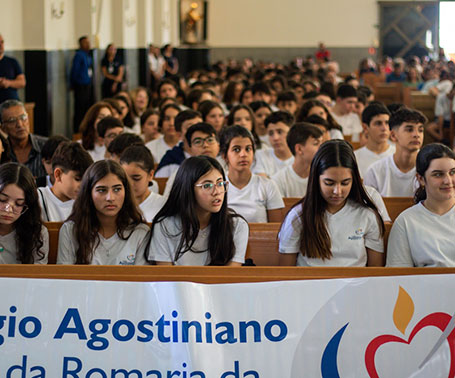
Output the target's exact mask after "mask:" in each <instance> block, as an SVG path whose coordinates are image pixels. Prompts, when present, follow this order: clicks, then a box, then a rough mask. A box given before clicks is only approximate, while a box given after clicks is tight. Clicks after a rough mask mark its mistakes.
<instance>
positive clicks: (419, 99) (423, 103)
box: [409, 91, 436, 121]
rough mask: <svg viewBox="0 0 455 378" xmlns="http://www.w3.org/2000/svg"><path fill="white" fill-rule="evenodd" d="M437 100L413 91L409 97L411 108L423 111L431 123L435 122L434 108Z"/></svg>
mask: <svg viewBox="0 0 455 378" xmlns="http://www.w3.org/2000/svg"><path fill="white" fill-rule="evenodd" d="M435 104H436V98H435V97H434V96H432V95H429V94H424V93H422V92H419V91H411V93H410V97H409V107H410V108H412V109H417V110H419V111H421V112H422V113H423V114H425V116H426V117H427V118H428V120H429V121H433V120H434V107H435Z"/></svg>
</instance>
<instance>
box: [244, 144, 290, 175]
mask: <svg viewBox="0 0 455 378" xmlns="http://www.w3.org/2000/svg"><path fill="white" fill-rule="evenodd" d="M255 159H256V164H255V165H253V166H252V167H251V172H253V173H265V174H266V175H267V176H268V177H272V176H273V175H274V174H275V173H276V172H278V171H279V170H281V169H283V168H285V167H286V166H288V165H292V164H293V163H294V156H291V157H290V158H289V159H287V160H280V159H278V158H277V157H276V155H275V151H274V150H273V148H268V149H265V150H264V149H262V150H258V151H257V152H256V154H255Z"/></svg>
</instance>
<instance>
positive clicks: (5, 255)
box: [0, 226, 49, 264]
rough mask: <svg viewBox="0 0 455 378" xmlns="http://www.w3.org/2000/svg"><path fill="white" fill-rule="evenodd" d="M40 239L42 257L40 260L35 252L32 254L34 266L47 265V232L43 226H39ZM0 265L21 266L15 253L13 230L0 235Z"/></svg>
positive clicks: (14, 231)
mask: <svg viewBox="0 0 455 378" xmlns="http://www.w3.org/2000/svg"><path fill="white" fill-rule="evenodd" d="M41 238H42V240H43V246H42V247H41V249H40V251H41V252H42V253H43V254H44V256H43V258H42V259H41V260H40V258H41V257H40V256H39V255H38V253H37V252H34V253H33V260H34V263H35V264H47V259H48V255H49V232H48V231H47V228H46V227H45V226H41ZM0 264H22V263H21V261H20V260H19V256H18V253H17V244H16V230H13V231H11V232H10V233H9V234H6V235H0Z"/></svg>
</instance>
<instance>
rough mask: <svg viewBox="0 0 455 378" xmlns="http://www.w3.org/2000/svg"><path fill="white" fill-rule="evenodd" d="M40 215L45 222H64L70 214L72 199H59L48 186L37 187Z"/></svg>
mask: <svg viewBox="0 0 455 378" xmlns="http://www.w3.org/2000/svg"><path fill="white" fill-rule="evenodd" d="M38 200H39V204H40V206H41V215H42V217H43V219H44V221H45V222H64V221H66V219H67V218H68V217H69V216H70V214H71V210H72V209H73V204H74V200H69V201H65V202H63V201H60V200H59V199H58V198H57V196H56V195H55V194H54V193H52V190H51V188H50V187H48V186H46V187H44V188H38Z"/></svg>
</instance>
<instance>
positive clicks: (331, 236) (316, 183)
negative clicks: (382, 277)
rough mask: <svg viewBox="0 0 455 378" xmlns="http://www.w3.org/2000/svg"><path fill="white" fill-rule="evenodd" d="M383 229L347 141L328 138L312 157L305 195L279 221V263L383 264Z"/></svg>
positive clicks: (318, 264) (327, 264) (311, 264)
mask: <svg viewBox="0 0 455 378" xmlns="http://www.w3.org/2000/svg"><path fill="white" fill-rule="evenodd" d="M384 231H385V229H384V222H383V220H382V218H381V216H380V214H379V212H378V210H377V207H376V205H375V204H374V202H373V201H372V200H371V199H370V197H369V195H368V194H367V192H366V191H365V188H364V187H363V185H362V181H361V179H360V175H359V169H358V167H357V162H356V160H355V156H354V153H353V151H352V148H351V146H350V145H349V144H348V143H347V142H345V141H342V140H338V139H336V140H330V141H327V142H325V143H324V144H322V145H321V147H320V148H319V150H318V152H317V153H316V155H315V156H314V159H313V161H312V163H311V168H310V176H309V178H308V189H307V193H306V196H305V197H304V198H302V199H301V200H300V201H299V202H298V203H297V204H296V205H295V206H294V207H293V208H292V209H291V210H290V211H289V213H288V214H287V215H286V219H285V220H284V222H283V224H282V225H281V230H280V233H279V236H278V238H279V252H280V253H281V254H282V255H281V258H280V265H296V264H297V266H343V267H348V266H384V253H383V251H384V245H383V235H384Z"/></svg>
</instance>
